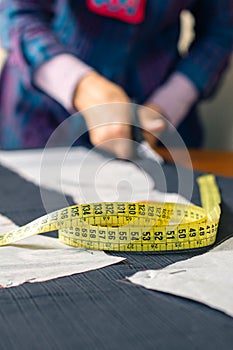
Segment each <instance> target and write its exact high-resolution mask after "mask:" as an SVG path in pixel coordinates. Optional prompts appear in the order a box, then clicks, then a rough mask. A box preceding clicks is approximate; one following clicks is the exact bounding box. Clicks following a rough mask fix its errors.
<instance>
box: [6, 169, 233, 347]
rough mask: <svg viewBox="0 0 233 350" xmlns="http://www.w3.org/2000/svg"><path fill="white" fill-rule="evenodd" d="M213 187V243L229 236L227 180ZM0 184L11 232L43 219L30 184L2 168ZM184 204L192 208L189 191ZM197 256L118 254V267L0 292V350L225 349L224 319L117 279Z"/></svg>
mask: <svg viewBox="0 0 233 350" xmlns="http://www.w3.org/2000/svg"><path fill="white" fill-rule="evenodd" d="M163 171H164V173H165V174H166V178H167V182H168V190H169V191H174V192H175V191H177V176H176V170H175V169H174V167H173V166H170V165H164V166H163ZM187 171H188V170H187ZM197 175H198V174H197V173H196V174H195V176H197ZM217 181H218V185H219V187H220V190H221V194H222V198H223V203H222V216H221V222H220V229H219V234H218V238H217V241H218V242H219V241H221V240H222V239H225V238H226V237H228V236H230V235H232V233H233V230H232V227H233V215H232V213H233V198H232V187H233V181H232V179H230V178H223V177H218V178H217ZM0 183H1V187H0V195H1V201H0V212H1V213H3V214H5V215H7V216H8V217H9V218H11V219H12V220H13V221H14V222H16V223H17V224H18V225H23V224H25V223H26V222H28V221H29V220H32V219H34V218H35V217H38V216H39V215H42V214H43V213H44V208H43V204H42V201H41V198H40V191H39V188H38V187H37V186H36V185H34V184H32V183H29V182H28V181H26V180H25V179H23V178H21V177H20V176H19V175H17V174H15V173H13V172H12V171H10V170H8V169H6V168H4V167H2V166H1V167H0ZM47 191H49V190H47ZM49 193H50V194H51V195H52V197H53V200H54V203H56V201H58V202H59V198H60V196H61V195H60V194H59V193H57V192H55V191H49ZM68 199H69V198H68ZM192 200H193V201H194V203H197V204H200V200H199V193H198V189H197V186H196V184H195V187H194V192H193V197H192ZM54 234H55V233H51V235H54ZM198 254H200V252H198V251H195V252H194V251H193V252H188V253H185V252H183V253H178V254H177V253H170V254H156V255H155V254H129V253H127V254H126V253H121V254H120V255H121V256H124V257H125V258H126V261H125V262H124V263H121V264H118V265H114V266H110V267H106V268H104V269H101V270H98V271H91V272H88V273H83V274H80V275H73V276H70V277H66V278H61V279H57V280H53V281H48V282H45V283H37V284H29V283H28V284H25V285H23V286H19V287H15V288H10V289H1V290H0V324H1V327H0V339H1V349H4V350H5V349H6V350H9V349H10V350H11V349H32V348H33V349H38V350H39V349H42V348H43V349H45V350H47V349H48V350H51V349H56V350H57V349H68V350H71V349H90V350H92V349H106V350H107V349H108V350H109V349H119V348H121V349H127V350H131V349H132V350H141V349H151V350H152V349H156V348H159V349H162V350H163V349H164V350H165V349H166V350H170V349H181V350H187V349H191V350H192V349H193V350H194V349H195V350H197V349H200V350H202V349H214V350H215V349H216V350H219V349H224V350H225V349H226V350H228V349H229V350H230V349H232V342H233V332H232V327H233V320H232V319H231V318H230V317H228V316H226V315H224V314H223V313H221V312H217V311H215V310H212V309H210V308H208V307H206V306H204V305H202V304H198V303H195V302H192V301H189V300H186V299H182V298H178V297H175V296H170V295H166V294H162V293H159V292H154V291H149V290H146V289H144V288H142V287H138V286H134V285H132V284H129V283H128V282H127V281H126V280H125V276H130V275H132V274H134V273H135V272H137V271H140V270H145V269H158V268H162V267H165V266H168V265H169V264H171V263H174V262H177V261H181V260H184V259H187V258H189V257H192V256H195V255H198ZM113 255H118V254H113ZM223 297H224V295H223Z"/></svg>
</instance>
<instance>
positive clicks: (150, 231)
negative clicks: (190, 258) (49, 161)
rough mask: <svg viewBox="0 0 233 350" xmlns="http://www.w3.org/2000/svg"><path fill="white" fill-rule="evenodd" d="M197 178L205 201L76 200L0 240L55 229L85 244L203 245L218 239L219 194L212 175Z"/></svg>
mask: <svg viewBox="0 0 233 350" xmlns="http://www.w3.org/2000/svg"><path fill="white" fill-rule="evenodd" d="M197 182H198V185H199V190H200V196H201V203H202V206H203V207H199V206H195V205H192V204H190V205H189V204H188V205H187V204H176V203H163V202H162V203H160V202H139V203H130V202H103V203H90V204H79V205H74V206H70V207H66V208H64V209H61V210H57V211H55V212H53V213H50V214H47V215H45V216H43V217H40V218H38V219H36V220H34V221H32V222H30V223H28V224H26V225H25V226H23V227H20V228H18V229H16V230H14V231H11V232H9V233H5V234H0V246H3V245H9V244H11V243H14V242H16V241H18V240H21V239H23V238H26V237H29V236H32V235H36V234H39V233H46V232H49V231H54V230H58V236H59V239H60V240H61V241H62V242H63V243H65V244H68V245H71V246H74V247H83V248H88V249H98V250H116V251H132V252H147V251H152V252H159V251H160V252H161V251H173V250H184V249H185V250H186V249H194V248H201V247H206V246H209V245H212V244H213V243H214V242H215V240H216V234H217V229H218V222H219V218H220V207H219V203H220V194H219V190H218V187H217V185H216V182H215V177H214V176H213V175H204V176H201V177H199V178H198V179H197Z"/></svg>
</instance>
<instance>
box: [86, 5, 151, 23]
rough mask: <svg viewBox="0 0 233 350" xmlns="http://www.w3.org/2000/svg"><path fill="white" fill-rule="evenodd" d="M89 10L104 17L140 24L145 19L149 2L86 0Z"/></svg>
mask: <svg viewBox="0 0 233 350" xmlns="http://www.w3.org/2000/svg"><path fill="white" fill-rule="evenodd" d="M86 1H87V6H88V8H89V9H90V10H91V11H93V12H95V13H97V14H99V15H102V16H106V17H112V18H116V19H119V20H122V21H124V22H128V23H132V24H138V23H141V22H142V21H143V20H144V18H145V7H146V1H147V0H86Z"/></svg>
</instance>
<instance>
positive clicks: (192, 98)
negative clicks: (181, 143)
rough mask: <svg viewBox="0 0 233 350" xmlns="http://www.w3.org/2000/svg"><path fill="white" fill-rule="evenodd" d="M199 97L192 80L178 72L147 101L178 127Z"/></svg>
mask: <svg viewBox="0 0 233 350" xmlns="http://www.w3.org/2000/svg"><path fill="white" fill-rule="evenodd" d="M197 98H198V90H197V89H196V88H195V86H194V85H193V83H192V82H191V80H189V79H188V78H187V77H186V76H185V75H183V74H181V73H178V72H176V73H173V74H172V75H171V77H170V78H169V80H168V81H167V82H166V83H165V84H163V85H162V86H161V87H160V88H158V89H157V90H156V91H155V92H154V93H153V94H152V95H151V97H150V98H149V99H148V101H147V103H151V104H153V105H155V106H156V107H158V108H159V110H160V111H161V113H162V114H163V115H164V116H165V117H166V118H167V119H168V121H169V122H170V123H171V124H172V125H173V126H175V127H177V126H178V125H179V124H180V123H181V121H182V120H183V119H184V118H185V116H186V115H187V113H188V112H189V110H190V108H191V107H192V105H193V104H194V103H195V102H196V100H197Z"/></svg>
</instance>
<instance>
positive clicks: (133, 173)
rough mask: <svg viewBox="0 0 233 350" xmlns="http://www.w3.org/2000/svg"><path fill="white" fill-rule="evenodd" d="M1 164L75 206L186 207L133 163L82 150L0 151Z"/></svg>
mask: <svg viewBox="0 0 233 350" xmlns="http://www.w3.org/2000/svg"><path fill="white" fill-rule="evenodd" d="M0 162H1V163H2V164H3V165H5V166H7V167H8V168H10V169H12V170H13V171H15V172H17V173H18V174H20V175H21V176H22V177H24V178H25V179H27V180H29V181H31V182H33V183H35V184H36V185H40V186H43V187H45V188H49V189H53V190H56V191H58V192H60V193H64V194H67V195H71V196H72V197H73V199H74V201H75V202H76V203H87V202H98V201H139V200H151V201H161V202H164V201H170V202H180V203H188V201H187V200H186V199H185V198H184V197H182V196H180V195H178V194H176V193H163V192H160V191H157V190H156V189H155V188H154V181H153V179H152V178H151V176H150V175H149V174H148V173H146V172H145V171H144V170H143V169H142V168H139V166H137V165H136V164H134V163H131V162H125V161H121V160H115V159H108V158H106V157H104V156H103V155H102V154H100V153H97V152H95V151H89V150H87V149H86V148H84V147H73V148H69V149H67V148H54V149H53V148H52V149H47V150H46V153H45V154H43V151H42V150H31V151H30V150H27V151H14V152H7V151H0Z"/></svg>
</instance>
